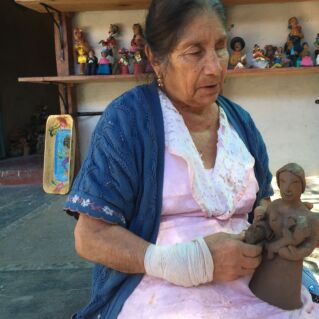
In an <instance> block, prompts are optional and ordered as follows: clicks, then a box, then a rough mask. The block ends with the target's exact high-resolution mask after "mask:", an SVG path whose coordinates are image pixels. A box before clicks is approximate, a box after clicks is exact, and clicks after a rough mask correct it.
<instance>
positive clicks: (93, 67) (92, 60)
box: [86, 49, 98, 75]
mask: <svg viewBox="0 0 319 319" xmlns="http://www.w3.org/2000/svg"><path fill="white" fill-rule="evenodd" d="M97 67H98V59H97V57H96V56H95V52H94V50H92V49H91V50H89V56H88V58H87V64H86V74H87V75H96V72H97Z"/></svg>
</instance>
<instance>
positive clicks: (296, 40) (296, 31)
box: [287, 17, 304, 59]
mask: <svg viewBox="0 0 319 319" xmlns="http://www.w3.org/2000/svg"><path fill="white" fill-rule="evenodd" d="M288 28H289V29H290V32H289V35H288V39H287V43H288V42H289V41H291V42H292V45H293V48H294V52H295V53H294V54H295V56H296V59H297V58H298V56H299V54H300V52H301V51H302V46H301V40H302V39H303V37H304V34H303V32H302V28H301V26H300V24H299V22H298V19H297V18H296V17H291V18H290V19H289V20H288Z"/></svg>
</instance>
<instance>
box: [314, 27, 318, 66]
mask: <svg viewBox="0 0 319 319" xmlns="http://www.w3.org/2000/svg"><path fill="white" fill-rule="evenodd" d="M313 44H314V46H315V65H319V33H317V37H316V41H315V42H314V43H313Z"/></svg>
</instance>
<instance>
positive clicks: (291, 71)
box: [227, 66, 319, 78]
mask: <svg viewBox="0 0 319 319" xmlns="http://www.w3.org/2000/svg"><path fill="white" fill-rule="evenodd" d="M307 74H319V66H313V67H303V68H278V69H238V70H228V71H227V77H228V78H236V77H247V76H274V75H307Z"/></svg>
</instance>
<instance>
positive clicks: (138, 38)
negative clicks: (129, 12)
mask: <svg viewBox="0 0 319 319" xmlns="http://www.w3.org/2000/svg"><path fill="white" fill-rule="evenodd" d="M132 29H133V38H132V40H131V49H130V52H131V55H132V58H133V64H134V74H135V75H137V74H141V73H143V72H144V70H145V65H146V58H145V55H144V46H145V38H144V34H143V29H142V26H141V25H140V24H139V23H135V24H133V27H132Z"/></svg>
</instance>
